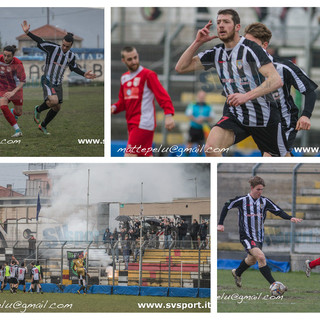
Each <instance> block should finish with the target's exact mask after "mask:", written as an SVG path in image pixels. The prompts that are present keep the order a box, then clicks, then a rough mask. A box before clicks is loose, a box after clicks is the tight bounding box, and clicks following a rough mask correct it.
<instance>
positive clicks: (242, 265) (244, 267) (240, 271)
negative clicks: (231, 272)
mask: <svg viewBox="0 0 320 320" xmlns="http://www.w3.org/2000/svg"><path fill="white" fill-rule="evenodd" d="M250 267H251V266H249V265H247V264H246V262H245V260H244V259H243V260H242V261H241V263H240V265H239V267H238V268H237V270H236V275H237V276H238V277H241V275H242V274H243V273H244V272H245V271H246V270H247V269H249V268H250Z"/></svg>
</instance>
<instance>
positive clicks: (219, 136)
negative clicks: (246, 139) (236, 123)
mask: <svg viewBox="0 0 320 320" xmlns="http://www.w3.org/2000/svg"><path fill="white" fill-rule="evenodd" d="M233 143H234V132H233V131H232V130H226V129H222V128H220V127H218V126H215V127H213V128H212V129H211V131H210V133H209V136H208V139H207V142H206V145H205V147H204V150H205V153H206V156H207V157H221V156H222V152H223V151H224V150H226V149H228V148H229V147H231V146H232V145H233Z"/></svg>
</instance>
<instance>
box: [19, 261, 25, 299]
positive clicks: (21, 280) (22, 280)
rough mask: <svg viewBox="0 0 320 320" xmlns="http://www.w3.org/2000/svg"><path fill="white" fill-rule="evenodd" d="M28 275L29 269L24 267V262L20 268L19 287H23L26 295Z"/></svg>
mask: <svg viewBox="0 0 320 320" xmlns="http://www.w3.org/2000/svg"><path fill="white" fill-rule="evenodd" d="M26 273H27V268H26V267H25V266H24V262H22V263H21V265H20V267H19V268H18V281H19V284H18V286H19V285H22V286H23V292H24V293H26Z"/></svg>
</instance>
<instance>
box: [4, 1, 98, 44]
mask: <svg viewBox="0 0 320 320" xmlns="http://www.w3.org/2000/svg"><path fill="white" fill-rule="evenodd" d="M49 18H50V24H51V25H53V26H57V27H59V28H61V29H63V30H67V31H69V32H72V33H74V34H75V35H77V36H79V37H81V38H83V39H84V40H83V42H82V44H83V47H84V48H85V47H86V48H96V47H97V46H98V38H99V47H100V48H103V46H104V10H103V9H93V8H83V7H82V8H50V10H49ZM23 20H27V21H28V23H29V24H30V25H31V30H33V29H36V28H39V27H41V26H43V25H45V24H47V8H41V7H35V8H22V7H21V8H19V7H16V8H1V10H0V36H1V41H2V44H4V45H5V44H6V45H13V44H15V45H17V44H18V42H17V40H16V37H18V36H19V35H21V34H22V33H23V30H22V28H21V23H22V21H23ZM84 22H85V23H84Z"/></svg>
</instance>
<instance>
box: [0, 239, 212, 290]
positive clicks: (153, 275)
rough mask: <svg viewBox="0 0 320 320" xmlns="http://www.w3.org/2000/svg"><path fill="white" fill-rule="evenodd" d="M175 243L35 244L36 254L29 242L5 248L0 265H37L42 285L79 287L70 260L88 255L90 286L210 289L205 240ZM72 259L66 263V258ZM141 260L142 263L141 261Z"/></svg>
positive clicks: (120, 241) (8, 243)
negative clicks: (39, 266)
mask: <svg viewBox="0 0 320 320" xmlns="http://www.w3.org/2000/svg"><path fill="white" fill-rule="evenodd" d="M193 245H194V247H195V249H190V247H191V243H190V241H189V240H187V241H185V242H180V243H178V242H177V241H176V240H171V241H169V242H166V243H165V242H164V241H159V240H158V239H156V241H150V240H145V241H141V242H140V241H139V240H138V241H130V240H127V241H124V240H118V241H115V242H113V243H110V242H107V243H104V242H102V241H91V242H90V241H89V242H83V241H81V242H68V241H40V242H38V243H37V246H36V248H35V250H32V249H29V247H28V241H15V242H7V247H6V248H2V249H0V256H1V259H2V260H7V262H8V261H9V260H10V259H11V256H12V255H14V256H15V257H16V258H17V259H18V260H19V262H20V263H21V262H24V263H25V266H26V267H27V268H29V267H30V263H31V262H32V261H37V260H38V261H39V262H40V265H41V266H42V271H43V282H47V283H56V284H58V285H69V284H72V283H78V278H77V275H76V273H75V272H74V271H73V270H72V263H71V262H72V260H73V259H74V258H75V257H77V256H78V255H79V254H85V253H87V259H86V261H85V265H86V269H87V273H88V277H87V278H88V283H89V285H94V284H100V285H123V286H130V285H140V286H161V287H194V288H201V287H202V288H205V287H206V288H208V287H210V266H211V263H210V259H211V252H210V239H209V238H207V239H206V240H205V241H202V242H200V241H197V243H194V244H193ZM70 257H71V258H70ZM140 257H142V259H140Z"/></svg>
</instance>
